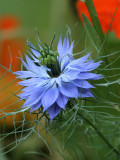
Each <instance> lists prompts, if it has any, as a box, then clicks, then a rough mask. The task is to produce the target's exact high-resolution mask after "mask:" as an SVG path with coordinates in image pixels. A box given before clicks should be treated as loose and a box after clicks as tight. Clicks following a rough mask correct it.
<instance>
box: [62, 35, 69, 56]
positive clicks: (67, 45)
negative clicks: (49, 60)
mask: <svg viewBox="0 0 120 160" xmlns="http://www.w3.org/2000/svg"><path fill="white" fill-rule="evenodd" d="M68 49H69V39H68V35H66V36H65V38H64V41H63V50H64V53H65V52H66V51H67V50H68Z"/></svg>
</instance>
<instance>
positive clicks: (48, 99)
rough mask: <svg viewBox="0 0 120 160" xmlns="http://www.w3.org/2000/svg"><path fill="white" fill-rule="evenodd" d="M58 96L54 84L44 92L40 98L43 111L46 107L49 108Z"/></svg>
mask: <svg viewBox="0 0 120 160" xmlns="http://www.w3.org/2000/svg"><path fill="white" fill-rule="evenodd" d="M58 95H59V91H58V88H57V87H56V85H55V84H54V86H52V87H50V88H49V89H48V90H46V92H45V93H44V95H43V96H42V105H43V108H44V111H45V110H47V109H48V107H50V106H51V105H52V104H53V103H54V102H55V101H56V99H57V98H58Z"/></svg>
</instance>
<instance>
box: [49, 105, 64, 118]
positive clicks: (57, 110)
mask: <svg viewBox="0 0 120 160" xmlns="http://www.w3.org/2000/svg"><path fill="white" fill-rule="evenodd" d="M60 111H61V108H60V107H59V106H58V105H57V104H56V103H54V104H53V105H52V106H50V107H49V108H48V109H47V112H48V113H49V116H50V119H51V120H53V118H55V117H56V116H57V115H58V114H59V113H60Z"/></svg>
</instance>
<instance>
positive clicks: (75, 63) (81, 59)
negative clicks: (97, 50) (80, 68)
mask: <svg viewBox="0 0 120 160" xmlns="http://www.w3.org/2000/svg"><path fill="white" fill-rule="evenodd" d="M89 56H90V53H89V54H87V55H86V56H84V57H82V58H79V59H76V60H74V61H72V62H70V63H69V64H68V66H67V67H68V68H73V67H72V66H74V65H80V64H82V63H84V62H86V61H87V59H88V57H89Z"/></svg>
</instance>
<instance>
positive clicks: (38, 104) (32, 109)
mask: <svg viewBox="0 0 120 160" xmlns="http://www.w3.org/2000/svg"><path fill="white" fill-rule="evenodd" d="M40 106H41V101H39V102H38V103H36V104H34V105H32V107H31V110H30V112H33V111H35V110H37V109H38V108H40Z"/></svg>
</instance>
